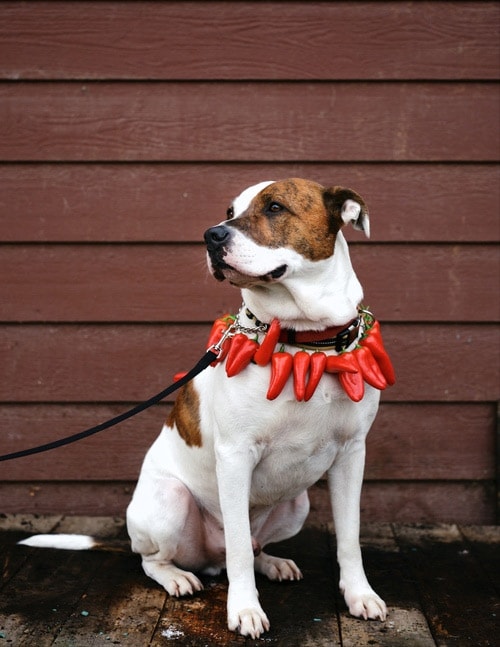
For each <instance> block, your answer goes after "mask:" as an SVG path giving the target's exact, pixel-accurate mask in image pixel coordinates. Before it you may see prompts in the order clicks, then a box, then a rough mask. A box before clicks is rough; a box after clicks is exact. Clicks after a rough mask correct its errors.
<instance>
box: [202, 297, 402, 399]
mask: <svg viewBox="0 0 500 647" xmlns="http://www.w3.org/2000/svg"><path fill="white" fill-rule="evenodd" d="M359 321H360V326H361V335H359V336H358V340H357V344H356V346H355V348H354V349H352V350H350V351H343V352H340V353H339V354H337V355H327V354H326V353H324V352H323V351H321V350H313V351H311V350H310V349H309V348H308V347H307V344H306V343H304V346H302V345H301V344H297V346H298V347H299V350H298V351H297V352H295V353H293V354H292V353H289V352H288V351H286V350H285V344H283V343H281V345H280V346H279V349H278V350H276V347H277V345H278V344H279V343H280V337H281V336H282V330H281V326H280V323H279V321H278V320H277V319H273V321H272V322H271V323H270V324H265V323H262V322H260V321H256V325H255V326H254V327H251V328H250V327H245V326H242V325H241V324H240V321H239V315H229V314H226V315H223V316H222V317H219V318H218V319H216V320H215V322H214V324H213V326H212V330H211V331H210V335H209V338H208V342H207V349H208V348H215V349H216V350H217V351H220V352H219V356H218V358H217V359H216V360H215V361H214V362H213V364H212V366H215V365H216V364H219V363H221V362H224V361H225V369H226V373H227V375H228V377H234V376H235V375H237V374H238V373H240V372H241V371H243V370H244V369H245V368H246V367H247V366H248V365H249V364H250V363H251V362H253V363H254V364H257V365H258V366H267V365H268V364H270V365H271V376H270V380H269V387H268V391H267V399H268V400H274V399H275V398H277V397H278V396H279V395H280V393H281V392H282V391H283V388H284V387H285V384H286V383H287V382H288V380H289V379H290V378H291V379H292V380H293V387H294V393H295V397H296V399H297V401H299V402H301V401H305V402H307V401H308V400H310V399H311V397H312V396H313V394H314V392H315V390H316V388H317V386H318V384H319V382H320V380H321V377H322V375H323V374H324V373H330V374H334V375H337V377H338V380H339V383H340V385H341V386H342V388H343V390H344V391H345V393H346V394H347V396H348V397H349V398H350V399H351V400H353V401H354V402H359V401H360V400H362V398H363V396H364V392H365V382H366V383H367V384H369V385H370V386H372V387H374V388H376V389H379V390H383V389H385V388H386V387H387V386H392V385H393V384H394V383H395V381H396V378H395V373H394V368H393V366H392V362H391V360H390V358H389V355H388V354H387V351H386V350H385V347H384V344H383V341H382V334H381V331H380V323H379V322H378V321H377V320H376V319H375V318H374V316H373V315H372V314H371V312H369V311H368V310H365V309H363V308H360V309H359ZM350 328H351V327H349V329H350ZM344 332H345V331H343V332H342V333H341V335H342V334H344ZM259 335H264V337H263V338H262V340H261V341H260V343H259Z"/></svg>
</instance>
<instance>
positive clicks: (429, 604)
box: [396, 526, 498, 647]
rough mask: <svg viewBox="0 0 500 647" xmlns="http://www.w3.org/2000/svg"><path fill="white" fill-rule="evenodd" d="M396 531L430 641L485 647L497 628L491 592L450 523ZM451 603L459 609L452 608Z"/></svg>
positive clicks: (494, 596) (449, 645) (495, 603)
mask: <svg viewBox="0 0 500 647" xmlns="http://www.w3.org/2000/svg"><path fill="white" fill-rule="evenodd" d="M396 536H397V541H398V543H399V544H400V546H401V549H402V550H403V552H404V554H405V556H406V558H407V562H408V565H409V567H410V569H411V572H412V575H413V577H414V578H415V580H416V581H417V583H418V586H419V589H420V592H421V596H422V601H423V604H424V606H425V608H426V611H427V618H428V620H429V623H430V625H431V629H432V632H433V635H434V637H435V639H436V644H437V645H439V646H443V647H452V646H453V647H454V646H462V645H463V646H465V645H470V644H474V645H477V646H478V647H486V646H490V645H491V644H492V643H491V637H492V636H494V635H495V631H496V630H497V629H498V624H497V618H496V610H497V608H498V598H497V594H496V592H495V590H494V588H493V587H492V586H490V585H489V583H488V582H485V580H484V572H483V569H482V566H481V565H480V564H479V563H478V562H477V560H476V559H475V556H474V555H473V554H471V553H470V551H469V550H468V548H467V545H466V544H464V543H463V541H462V537H461V535H460V532H459V530H458V529H457V528H456V526H450V527H448V528H443V529H442V530H441V532H439V533H433V532H429V529H428V528H425V527H424V528H422V527H418V526H417V527H412V526H408V527H398V528H396ZM431 546H432V548H431ZM457 562H458V563H459V565H458V566H457ZM457 604H459V605H460V609H462V613H457Z"/></svg>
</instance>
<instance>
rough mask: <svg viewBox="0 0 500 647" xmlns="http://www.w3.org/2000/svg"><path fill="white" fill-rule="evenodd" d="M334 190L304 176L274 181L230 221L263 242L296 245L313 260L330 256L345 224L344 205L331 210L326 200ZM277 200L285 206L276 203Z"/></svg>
mask: <svg viewBox="0 0 500 647" xmlns="http://www.w3.org/2000/svg"><path fill="white" fill-rule="evenodd" d="M330 191H331V190H327V189H325V188H324V187H322V186H321V185H320V184H317V183H316V182H311V181H309V180H302V179H300V178H292V179H289V180H282V181H279V182H274V183H273V184H271V185H269V186H268V187H266V188H264V189H263V190H262V191H261V192H260V193H259V194H258V195H257V196H256V197H255V198H254V199H253V200H252V202H251V203H250V206H249V207H248V209H247V210H246V212H245V213H244V214H242V215H241V216H239V217H238V218H235V219H234V220H230V221H229V223H228V224H229V226H230V227H234V228H235V229H239V230H240V231H242V232H243V233H245V235H246V236H248V237H249V238H251V239H252V240H254V241H255V242H256V243H257V244H259V245H262V246H265V247H270V248H278V247H288V248H292V249H294V250H295V251H297V252H298V253H299V254H302V256H304V257H305V258H308V259H310V260H312V261H318V260H321V259H324V258H328V257H330V256H331V255H332V254H333V248H334V245H335V238H336V235H337V232H338V231H339V229H340V228H341V227H342V225H343V222H342V218H341V217H340V208H338V209H335V210H332V211H330V210H329V209H328V208H327V205H326V204H325V202H326V201H327V200H328V197H327V195H328V194H329V192H330ZM275 203H277V204H278V205H281V207H282V209H281V210H278V209H277V207H276V206H273V205H274V204H275ZM333 204H334V203H332V206H333ZM336 206H337V204H336V203H335V207H336ZM341 206H342V205H341Z"/></svg>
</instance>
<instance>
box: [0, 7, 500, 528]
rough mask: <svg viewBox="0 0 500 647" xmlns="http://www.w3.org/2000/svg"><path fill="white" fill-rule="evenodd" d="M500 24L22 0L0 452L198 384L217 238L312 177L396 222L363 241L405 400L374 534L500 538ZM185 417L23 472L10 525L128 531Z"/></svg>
mask: <svg viewBox="0 0 500 647" xmlns="http://www.w3.org/2000/svg"><path fill="white" fill-rule="evenodd" d="M499 25H500V6H499V4H498V3H496V2H440V1H435V2H432V1H431V2H421V3H413V2H399V1H390V2H306V1H299V2H291V1H290V2H247V1H241V2H161V3H159V2H125V1H118V0H117V1H106V2H70V3H61V2H56V1H54V2H52V1H50V2H34V1H32V2H3V3H1V4H0V189H1V191H0V277H1V280H0V358H1V363H0V430H1V433H0V453H6V452H11V451H16V450H17V449H20V448H23V447H26V446H31V445H34V444H39V443H44V442H47V441H50V440H53V439H55V438H58V437H61V436H65V435H67V434H71V433H75V432H77V431H80V430H81V429H83V428H86V427H89V426H92V425H93V424H96V423H97V422H100V421H102V420H104V419H107V418H108V417H111V416H113V415H116V414H117V413H119V412H121V411H122V410H124V409H125V408H127V407H128V406H130V405H131V404H133V403H135V402H137V401H139V400H142V399H145V398H147V397H149V396H150V395H152V394H153V393H155V392H157V391H159V390H160V389H162V388H164V387H165V386H166V385H167V384H168V383H169V382H170V381H171V378H172V376H173V374H174V373H176V372H178V371H179V370H183V369H187V368H189V367H190V366H191V365H192V364H193V363H194V361H195V360H196V359H198V357H199V355H200V354H201V352H202V350H203V348H204V344H205V340H206V337H207V334H208V330H209V325H210V322H211V321H212V320H213V319H214V318H215V317H216V316H217V315H219V314H221V313H223V312H226V311H235V310H236V309H237V307H238V305H239V302H240V297H239V294H238V293H237V292H236V291H235V290H234V288H231V287H230V286H228V285H226V284H218V283H217V282H216V281H214V280H213V279H212V278H211V277H210V276H209V274H208V272H207V269H206V264H205V251H204V247H203V245H202V242H201V241H202V236H203V232H204V230H205V229H206V228H207V227H208V226H210V225H212V224H215V223H217V222H219V221H220V220H222V219H223V218H224V214H225V210H226V207H227V204H228V203H229V201H230V200H231V199H232V197H234V195H236V194H237V193H239V192H240V191H241V190H242V189H243V188H245V187H246V186H248V185H250V184H253V183H255V182H258V181H261V180H264V179H280V178H283V177H290V176H302V177H308V178H311V179H314V180H316V181H319V182H321V183H322V184H325V185H328V186H332V185H345V186H350V187H352V188H354V189H356V190H357V191H358V192H359V193H361V195H363V196H364V198H365V199H366V202H367V203H368V205H369V209H370V214H371V218H372V232H373V233H372V238H371V240H370V241H367V240H366V239H364V238H363V236H362V235H361V234H360V233H359V232H358V233H356V232H354V231H352V230H350V231H348V232H347V234H346V235H347V237H348V239H349V241H350V244H351V255H352V259H353V263H354V265H355V268H356V271H357V272H358V275H359V277H360V279H361V281H362V283H363V285H364V288H365V297H366V303H367V304H369V305H370V307H371V308H372V309H373V310H374V312H375V314H376V315H377V317H378V318H380V319H381V321H382V322H383V329H384V337H385V339H386V344H387V346H388V348H389V350H390V353H391V356H392V357H393V358H394V363H395V366H396V370H397V375H398V382H397V384H396V385H395V386H394V387H393V388H391V389H388V390H387V391H386V392H384V394H383V398H382V406H381V409H380V413H379V416H378V418H377V421H376V422H375V424H374V427H373V430H372V432H371V434H370V436H369V441H368V456H367V469H366V482H365V488H364V493H363V503H362V507H363V516H364V519H365V520H367V521H368V520H379V521H380V520H381V521H391V520H394V521H449V522H460V523H491V522H493V521H494V520H495V514H496V492H495V474H496V465H495V451H496V450H495V447H496V444H495V421H496V411H497V405H496V403H497V401H498V400H499V390H500V389H499V385H500V373H499V367H500V347H499V340H498V321H499V318H500V312H499V299H498V286H499V282H500V263H499V254H498V237H499V236H498V234H499V227H498V217H499V211H500V192H499V190H498V186H499V180H500V173H499V166H498V151H499V144H500V138H499V123H500V102H499V92H498V84H497V80H498V76H499V65H498V61H499V49H500V48H499ZM170 408H171V401H169V402H166V403H164V404H162V405H159V406H158V407H156V408H155V409H153V410H150V411H148V412H146V413H144V414H142V415H141V417H140V418H137V419H135V420H132V421H129V422H127V423H125V424H124V425H123V426H122V427H119V428H117V429H115V430H110V431H108V432H106V433H104V434H103V435H100V436H98V437H97V436H96V437H93V438H92V439H88V440H86V441H84V442H82V443H79V444H78V445H74V446H71V447H66V448H63V449H60V450H58V451H57V452H55V453H50V454H41V455H39V456H37V457H32V458H27V459H22V460H19V461H15V462H10V463H2V467H1V476H0V479H1V480H0V511H5V512H40V513H42V512H43V513H49V512H57V513H64V514H68V513H81V514H123V512H124V509H125V506H126V504H127V502H128V500H129V498H130V494H131V491H132V489H133V485H134V481H135V479H136V478H137V474H138V470H139V468H140V464H141V461H142V458H143V455H144V453H145V451H146V449H147V447H148V446H149V444H150V443H151V442H152V440H153V439H154V437H155V436H156V434H157V433H158V431H159V428H160V426H161V423H162V421H163V419H164V418H165V417H166V416H167V415H168V412H169V410H170ZM312 495H313V514H315V515H317V516H318V518H323V517H325V518H326V516H327V515H328V514H329V513H328V511H327V507H328V506H327V503H326V497H325V491H324V484H321V483H320V484H319V485H318V487H317V488H316V490H314V492H313V493H312Z"/></svg>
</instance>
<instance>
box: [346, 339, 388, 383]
mask: <svg viewBox="0 0 500 647" xmlns="http://www.w3.org/2000/svg"><path fill="white" fill-rule="evenodd" d="M353 354H354V355H355V356H356V361H357V362H358V364H359V368H360V369H361V374H362V376H363V379H364V381H365V382H367V383H368V384H369V385H370V386H373V387H374V388H376V389H379V390H380V391H383V390H384V389H385V388H386V386H387V380H386V379H385V377H384V375H383V374H382V371H381V370H380V368H379V365H378V364H377V360H376V359H375V357H373V355H372V352H371V350H370V349H369V348H368V347H367V346H359V347H358V348H356V350H355V351H353Z"/></svg>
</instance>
